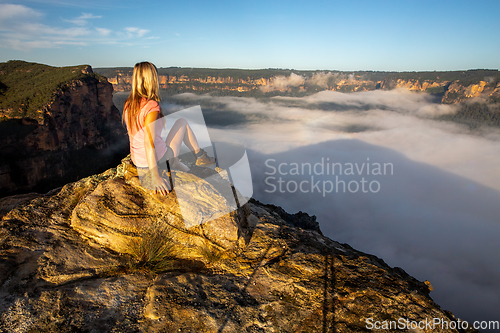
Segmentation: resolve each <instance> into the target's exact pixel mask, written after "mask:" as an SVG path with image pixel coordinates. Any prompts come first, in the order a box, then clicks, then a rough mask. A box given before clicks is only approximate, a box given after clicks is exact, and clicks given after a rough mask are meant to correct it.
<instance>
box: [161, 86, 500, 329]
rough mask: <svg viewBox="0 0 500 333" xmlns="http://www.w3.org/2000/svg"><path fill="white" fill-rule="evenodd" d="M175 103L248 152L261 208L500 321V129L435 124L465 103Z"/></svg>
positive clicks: (447, 302)
mask: <svg viewBox="0 0 500 333" xmlns="http://www.w3.org/2000/svg"><path fill="white" fill-rule="evenodd" d="M175 100H176V101H177V103H178V104H183V105H197V104H201V105H202V109H203V113H204V116H205V120H206V122H207V124H208V125H209V134H210V138H211V140H212V141H214V142H230V143H238V144H241V145H243V146H244V147H245V148H246V150H247V153H248V158H249V163H250V166H251V172H252V179H253V193H254V194H253V196H254V197H255V198H256V199H257V200H259V201H262V202H264V203H273V204H276V205H279V206H281V207H283V208H284V209H285V210H286V211H288V212H290V213H295V212H298V211H305V212H307V213H309V214H310V215H316V216H317V220H318V221H319V223H320V226H321V229H322V231H323V233H324V234H325V235H326V236H328V237H330V238H332V239H334V240H337V241H339V242H342V243H348V244H350V245H351V246H352V247H354V248H356V249H358V250H361V251H364V252H367V253H370V254H374V255H376V256H378V257H380V258H383V259H384V261H386V262H387V263H388V264H389V265H390V266H399V267H402V268H403V269H404V270H405V271H406V272H408V273H409V274H410V275H413V276H414V277H416V278H417V279H419V280H421V281H424V280H429V281H430V282H431V283H432V286H433V287H434V290H433V291H432V292H431V297H432V298H433V299H434V300H435V301H436V302H437V303H438V304H439V305H440V306H441V307H442V308H443V309H445V310H450V311H452V312H453V313H454V314H455V315H457V316H458V317H460V318H461V319H464V320H468V321H471V322H472V321H475V320H500V318H499V315H498V309H500V218H499V217H500V130H499V129H495V128H481V129H478V130H474V131H471V130H470V129H468V128H466V127H464V126H462V125H459V124H456V123H451V122H444V121H438V120H435V118H434V117H436V116H439V115H442V114H448V113H453V112H455V111H456V110H455V107H454V106H450V105H441V104H438V103H435V101H434V99H433V98H432V97H431V96H430V95H426V94H423V93H413V92H408V91H405V90H393V91H371V92H359V93H348V94H344V93H339V92H330V91H324V92H321V93H318V94H315V95H312V96H308V97H302V98H292V97H273V98H267V99H254V98H243V97H212V96H210V95H202V96H199V95H198V96H197V95H193V94H182V95H178V96H176V97H175ZM204 105H205V106H204ZM183 107H185V106H179V105H174V104H168V103H165V104H164V105H163V108H164V110H165V111H166V112H167V113H171V112H175V111H176V110H180V109H182V108H183Z"/></svg>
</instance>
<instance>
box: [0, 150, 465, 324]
mask: <svg viewBox="0 0 500 333" xmlns="http://www.w3.org/2000/svg"><path fill="white" fill-rule="evenodd" d="M207 175H208V176H212V179H216V180H215V181H214V182H207V181H206V180H205V179H207ZM171 176H172V179H173V184H174V189H175V190H174V191H173V192H172V193H170V194H169V195H167V196H165V197H162V196H158V195H155V194H153V193H151V192H149V191H148V190H145V189H144V188H143V187H142V186H141V185H140V184H139V180H138V178H137V176H136V170H135V168H134V167H133V165H132V164H131V163H130V159H129V158H125V159H124V160H123V161H122V163H121V164H120V165H119V166H118V167H116V168H112V169H109V170H107V171H105V172H103V173H101V174H97V175H93V176H90V177H87V178H84V179H81V180H79V181H77V182H73V183H70V184H67V185H65V186H64V187H62V188H61V189H57V190H54V191H52V192H49V193H47V194H45V195H38V194H29V195H19V196H12V197H6V198H3V199H1V200H0V207H1V208H0V209H1V210H0V214H1V215H3V218H2V220H1V224H0V262H1V265H2V269H1V270H0V332H180V331H182V332H360V331H368V329H367V325H368V324H367V320H371V323H373V322H376V321H378V322H380V323H382V322H384V321H385V322H388V321H398V320H401V318H403V320H408V321H409V322H411V321H415V322H420V321H425V320H428V321H432V319H433V318H441V319H442V320H447V321H454V320H456V318H455V317H454V316H453V314H451V313H450V312H447V311H443V310H442V309H441V308H440V307H439V306H438V305H437V304H435V303H434V302H433V301H432V299H431V298H430V297H429V292H430V289H431V287H430V284H429V283H427V284H426V283H423V282H420V281H417V280H416V279H414V278H413V277H411V276H409V275H408V274H406V273H405V272H404V271H403V270H402V269H400V268H391V267H389V266H388V265H387V264H386V263H384V261H383V260H381V259H379V258H377V257H375V256H373V255H369V254H366V253H362V252H360V251H357V250H355V249H353V248H351V247H350V246H349V245H347V244H340V243H338V242H336V241H333V240H331V239H329V238H327V237H325V236H323V235H322V233H321V231H320V229H319V225H318V223H317V222H316V220H315V218H314V217H310V216H309V215H307V214H305V213H302V212H299V213H298V214H288V213H286V212H285V211H283V209H281V208H280V207H276V206H273V205H265V204H262V203H259V202H258V201H255V200H250V201H249V202H248V203H246V204H245V205H243V206H242V207H239V208H237V209H236V210H235V211H232V212H231V210H232V209H229V210H227V208H228V205H230V204H229V201H230V200H228V193H223V191H219V190H218V189H217V188H218V184H222V183H223V182H224V181H225V179H226V176H225V172H224V170H221V169H217V170H215V171H213V170H211V169H203V168H193V172H191V173H182V172H172V174H171ZM182 184H184V185H186V184H187V185H189V186H179V185H182ZM182 189H187V190H188V191H190V193H191V194H193V198H194V199H193V202H192V203H191V206H189V210H190V214H191V215H190V216H191V217H189V218H196V216H198V215H199V214H207V212H208V213H210V212H212V213H213V212H214V211H229V213H226V214H224V215H218V216H217V217H215V218H214V219H212V220H210V221H207V222H205V223H201V224H195V225H194V226H191V227H186V226H187V225H188V224H187V223H186V221H185V219H186V217H185V216H184V215H186V214H185V213H186V210H185V209H184V210H183V213H184V215H183V214H181V211H180V208H179V201H178V197H179V194H178V193H176V192H178V191H182ZM185 207H187V206H184V208H185ZM193 216H194V217H193ZM332 223H333V222H332ZM369 318H371V319H369ZM378 331H391V330H389V329H388V330H383V329H382V330H378ZM431 331H432V332H437V331H441V332H458V331H459V330H452V329H450V330H437V331H436V330H430V329H429V330H426V329H423V330H421V332H431ZM462 332H463V331H462Z"/></svg>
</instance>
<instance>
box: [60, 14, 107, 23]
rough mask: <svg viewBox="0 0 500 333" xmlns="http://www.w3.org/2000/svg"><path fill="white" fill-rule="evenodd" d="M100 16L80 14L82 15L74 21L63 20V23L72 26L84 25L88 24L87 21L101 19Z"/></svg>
mask: <svg viewBox="0 0 500 333" xmlns="http://www.w3.org/2000/svg"><path fill="white" fill-rule="evenodd" d="M101 17H102V16H96V15H93V14H91V13H82V15H80V16H79V17H77V18H75V19H71V20H66V19H65V20H64V21H65V22H69V23H73V24H76V25H86V24H87V23H88V22H87V20H89V19H98V18H101Z"/></svg>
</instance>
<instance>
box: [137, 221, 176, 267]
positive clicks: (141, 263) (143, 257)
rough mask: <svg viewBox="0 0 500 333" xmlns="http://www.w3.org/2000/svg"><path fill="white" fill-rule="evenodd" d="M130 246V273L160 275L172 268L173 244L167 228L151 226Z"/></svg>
mask: <svg viewBox="0 0 500 333" xmlns="http://www.w3.org/2000/svg"><path fill="white" fill-rule="evenodd" d="M130 246H131V250H132V251H131V252H132V257H133V260H131V261H130V262H129V269H130V270H131V271H144V272H151V273H161V272H164V271H167V270H171V269H173V268H174V259H175V243H174V241H173V236H172V231H171V230H170V228H169V227H166V226H161V225H158V224H152V225H150V226H149V227H147V228H145V229H144V230H143V231H142V232H141V237H140V239H139V240H136V241H132V242H131V244H130Z"/></svg>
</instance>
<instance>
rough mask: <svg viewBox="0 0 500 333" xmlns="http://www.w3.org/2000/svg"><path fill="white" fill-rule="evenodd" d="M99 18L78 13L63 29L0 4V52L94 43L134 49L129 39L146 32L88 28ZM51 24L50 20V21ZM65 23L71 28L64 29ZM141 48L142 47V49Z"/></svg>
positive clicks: (22, 8) (35, 13)
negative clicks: (1, 50)
mask: <svg viewBox="0 0 500 333" xmlns="http://www.w3.org/2000/svg"><path fill="white" fill-rule="evenodd" d="M99 18H102V16H100V15H95V14H92V13H82V14H81V15H80V16H78V17H76V18H74V19H68V20H66V19H63V20H59V22H65V23H66V26H56V25H54V24H53V23H50V24H45V23H44V22H43V20H47V18H46V17H45V15H44V14H43V13H41V12H39V11H36V10H34V9H32V8H29V7H27V6H24V5H17V4H0V48H9V49H15V50H23V51H30V50H32V49H39V48H58V47H61V46H63V45H75V46H85V45H91V44H94V43H106V44H121V45H125V46H126V45H134V43H130V39H133V38H139V37H142V36H144V35H145V34H146V33H148V32H149V30H147V29H142V28H138V27H127V28H124V30H125V32H121V33H119V32H117V33H113V31H112V30H111V29H107V28H103V27H97V28H90V27H89V26H90V25H89V24H88V23H89V22H88V20H93V19H99ZM52 22H53V20H52ZM67 23H70V24H71V25H70V26H69V27H68V26H67ZM142 46H144V45H142Z"/></svg>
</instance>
